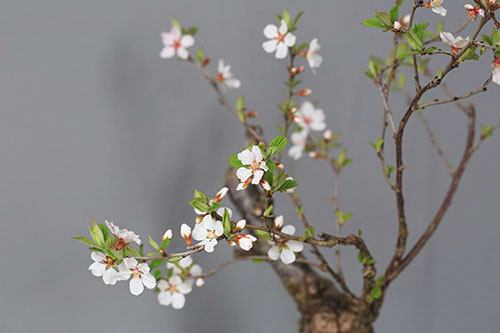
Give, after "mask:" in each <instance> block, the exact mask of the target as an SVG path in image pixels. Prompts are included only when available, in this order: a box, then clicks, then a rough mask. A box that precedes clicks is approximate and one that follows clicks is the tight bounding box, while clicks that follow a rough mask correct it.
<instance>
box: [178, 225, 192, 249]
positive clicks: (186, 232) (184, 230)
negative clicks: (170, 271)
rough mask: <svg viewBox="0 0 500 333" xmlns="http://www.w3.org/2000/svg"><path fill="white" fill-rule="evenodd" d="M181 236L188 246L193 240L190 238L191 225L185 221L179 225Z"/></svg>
mask: <svg viewBox="0 0 500 333" xmlns="http://www.w3.org/2000/svg"><path fill="white" fill-rule="evenodd" d="M181 236H182V238H184V240H185V241H186V244H187V245H188V246H191V245H193V241H192V240H191V227H190V226H188V225H187V224H186V223H183V224H182V225H181Z"/></svg>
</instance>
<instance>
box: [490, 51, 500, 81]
mask: <svg viewBox="0 0 500 333" xmlns="http://www.w3.org/2000/svg"><path fill="white" fill-rule="evenodd" d="M491 75H492V77H493V82H495V83H496V84H500V57H498V58H496V59H495V61H494V62H493V72H492V74H491Z"/></svg>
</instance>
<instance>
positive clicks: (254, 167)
mask: <svg viewBox="0 0 500 333" xmlns="http://www.w3.org/2000/svg"><path fill="white" fill-rule="evenodd" d="M259 169H260V163H259V162H257V161H253V162H252V170H253V171H257V170H259Z"/></svg>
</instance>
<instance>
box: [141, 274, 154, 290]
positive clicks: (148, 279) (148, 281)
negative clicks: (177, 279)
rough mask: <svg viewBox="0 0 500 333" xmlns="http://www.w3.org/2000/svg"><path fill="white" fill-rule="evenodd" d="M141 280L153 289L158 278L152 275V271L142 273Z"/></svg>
mask: <svg viewBox="0 0 500 333" xmlns="http://www.w3.org/2000/svg"><path fill="white" fill-rule="evenodd" d="M141 280H142V283H143V284H144V286H145V287H146V288H148V289H153V288H154V287H156V280H155V278H154V276H153V275H151V273H145V274H142V276H141Z"/></svg>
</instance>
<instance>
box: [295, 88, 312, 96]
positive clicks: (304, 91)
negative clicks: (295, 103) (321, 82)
mask: <svg viewBox="0 0 500 333" xmlns="http://www.w3.org/2000/svg"><path fill="white" fill-rule="evenodd" d="M311 94H312V90H311V89H302V90H299V91H297V92H296V93H295V95H297V96H309V95H311Z"/></svg>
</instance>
